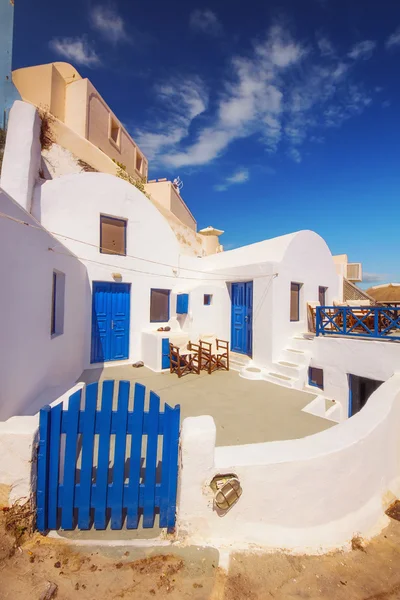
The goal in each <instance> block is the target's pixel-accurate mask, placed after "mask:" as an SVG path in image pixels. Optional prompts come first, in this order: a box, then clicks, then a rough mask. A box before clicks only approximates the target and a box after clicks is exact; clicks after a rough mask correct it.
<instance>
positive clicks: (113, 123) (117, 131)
mask: <svg viewBox="0 0 400 600" xmlns="http://www.w3.org/2000/svg"><path fill="white" fill-rule="evenodd" d="M109 137H110V139H111V140H112V141H113V142H114V144H116V145H117V146H119V142H120V137H121V126H120V124H119V123H118V121H117V120H116V119H114V117H113V116H111V115H110V135H109Z"/></svg>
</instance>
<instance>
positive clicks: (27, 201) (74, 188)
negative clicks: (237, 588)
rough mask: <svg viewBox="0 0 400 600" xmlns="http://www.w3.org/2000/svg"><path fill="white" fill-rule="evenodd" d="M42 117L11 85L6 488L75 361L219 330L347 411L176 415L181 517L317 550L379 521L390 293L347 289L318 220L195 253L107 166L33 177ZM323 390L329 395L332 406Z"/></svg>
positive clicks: (16, 477)
mask: <svg viewBox="0 0 400 600" xmlns="http://www.w3.org/2000/svg"><path fill="white" fill-rule="evenodd" d="M39 133H40V119H39V117H38V114H37V112H36V109H35V108H34V107H33V106H32V105H30V104H27V103H25V102H16V103H15V105H14V107H13V109H12V111H11V114H10V120H9V129H8V136H7V143H6V149H5V154H4V161H3V169H2V173H1V181H0V185H1V188H0V277H1V282H2V286H1V294H0V319H1V323H0V331H1V344H0V381H1V386H0V419H1V420H2V421H4V422H0V451H1V453H2V456H3V458H4V460H3V461H2V464H1V465H0V496H1V492H2V486H8V487H7V490H8V488H9V487H10V486H11V487H12V489H13V495H12V496H11V495H10V498H11V497H12V498H14V499H16V498H19V497H21V496H24V495H25V494H26V495H27V494H29V492H30V490H31V487H30V485H31V479H30V478H31V457H32V452H34V448H35V435H36V431H37V417H34V416H32V417H30V416H29V415H35V414H36V413H37V411H38V410H39V408H40V407H42V406H43V405H44V404H46V403H50V402H53V401H57V399H59V400H58V401H61V400H63V399H64V398H65V397H66V396H68V394H66V396H64V397H63V396H62V394H65V393H66V392H67V391H68V390H70V388H71V386H73V385H74V384H75V382H76V381H77V379H78V378H79V376H80V374H81V373H82V371H83V370H85V369H88V368H91V367H98V366H107V364H112V365H115V364H132V363H135V362H136V361H139V360H143V362H144V363H145V364H146V366H148V367H149V368H151V369H153V370H154V371H160V370H162V369H163V368H167V367H168V360H167V359H168V357H167V354H168V341H169V340H170V339H176V338H177V337H179V336H182V337H184V338H185V339H191V340H192V341H197V340H198V339H199V338H201V337H203V336H205V335H216V336H218V337H220V338H223V339H227V340H229V342H230V346H231V350H232V364H233V367H234V368H236V369H237V370H239V371H240V375H241V376H242V377H246V378H248V379H264V380H267V381H272V382H274V383H276V384H279V385H286V386H289V387H295V388H298V389H308V390H314V391H317V396H316V398H315V400H314V401H313V405H312V406H310V407H309V411H310V412H313V413H314V414H316V415H319V416H323V417H325V418H330V419H331V420H333V421H346V422H344V423H341V424H340V426H339V427H333V428H331V429H329V430H328V431H322V432H320V433H318V434H316V435H313V436H310V437H308V438H303V439H299V440H290V441H283V442H272V443H261V444H249V445H246V446H227V447H217V448H216V447H215V424H214V422H213V420H212V418H211V417H207V416H204V417H197V418H188V419H186V420H185V421H184V423H183V427H182V434H181V465H182V467H183V468H182V470H181V474H180V477H181V480H180V495H179V502H178V521H177V526H178V530H179V531H180V532H181V535H182V536H184V535H186V536H187V537H188V539H190V540H191V542H193V543H213V544H217V545H224V544H228V545H234V546H235V547H238V546H240V545H244V546H245V545H246V544H257V545H260V546H265V545H269V546H273V547H277V546H278V547H285V548H290V549H293V550H296V551H297V550H298V551H309V550H310V551H313V552H315V551H319V550H320V549H321V548H323V549H329V548H334V547H338V546H341V545H344V544H346V543H348V541H349V540H350V539H351V537H352V535H354V534H355V533H357V532H358V533H361V534H362V535H372V534H374V533H376V532H377V531H379V530H380V529H381V527H382V526H383V524H384V521H383V520H382V518H383V517H382V512H383V509H384V508H385V507H386V506H387V505H388V504H389V503H390V502H391V501H392V500H393V499H394V498H395V497H396V495H398V494H399V493H400V483H399V482H400V453H399V449H400V447H399V443H400V442H399V441H398V440H399V438H398V433H397V432H398V426H399V421H398V419H399V406H400V404H399V402H400V381H399V377H400V375H399V374H398V373H397V372H398V365H399V364H400V362H399V359H400V346H399V343H398V340H397V339H396V338H397V337H398V336H397V335H396V334H397V332H398V329H399V323H398V320H399V319H398V312H397V309H396V308H393V307H392V308H387V309H386V308H384V307H381V308H379V309H378V308H375V307H372V308H371V309H369V308H368V307H366V309H365V310H364V309H363V308H362V307H361V308H360V307H356V309H355V310H354V311H353V309H352V307H351V306H349V305H348V304H349V303H347V304H346V306H341V305H343V304H344V302H343V300H344V298H345V295H346V292H345V288H346V287H348V286H349V285H350V287H351V284H349V282H348V281H347V279H346V277H345V270H346V269H347V267H346V268H345V267H344V266H343V265H344V264H347V263H346V261H344V262H343V261H342V260H341V261H339V266H340V268H339V269H338V264H337V263H338V261H337V260H336V262H335V260H334V258H333V257H332V255H331V252H330V250H329V248H328V247H327V245H326V243H325V242H324V240H323V239H322V238H321V237H320V236H318V235H317V234H316V233H314V232H312V231H300V232H296V233H291V234H288V235H284V236H281V237H278V238H275V239H272V240H265V241H263V242H259V243H257V244H252V245H249V246H245V247H242V248H238V249H235V250H231V251H228V252H217V253H215V254H211V255H208V256H203V255H202V253H200V254H199V255H198V256H196V253H193V252H188V246H190V244H188V239H185V240H182V236H183V233H182V232H183V231H184V232H186V233H185V235H188V234H187V229H190V228H187V225H186V226H185V225H184V224H181V225H179V224H177V216H176V214H175V215H173V217H171V214H170V213H169V212H168V210H169V209H168V207H166V206H163V209H162V210H160V208H159V207H157V206H156V205H155V204H154V202H152V201H151V200H150V199H149V198H148V197H146V195H144V194H143V193H142V192H141V191H139V190H138V189H137V188H136V187H135V186H133V185H131V183H128V182H127V181H123V180H122V179H119V178H117V177H115V176H114V175H112V174H107V173H87V172H79V173H69V174H66V175H61V176H59V177H54V178H52V179H47V180H45V179H43V178H42V177H40V165H41V148H40V142H39ZM178 221H179V219H178ZM181 227H186V228H187V229H182V228H181ZM191 231H192V235H193V236H194V237H193V238H191V239H193V241H194V240H195V236H196V232H195V230H193V229H192V230H191ZM211 231H212V234H213V236H214V237H217V234H218V231H217V230H214V229H212V228H211ZM209 232H210V230H208V233H209ZM219 233H220V232H219ZM216 241H217V240H214V241H213V244H212V245H213V248H214V251H215V247H216ZM190 243H191V242H190ZM201 246H202V244H201V243H200V242H199V248H201ZM203 249H204V247H203ZM353 287H354V286H353ZM350 292H351V293H353V294H355V295H357V294H360V295H361V299H359V298H360V296H356V298H357V299H355V300H353V303H354V302H355V303H356V304H357V303H360V302H366V300H364V299H363V298H362V293H361V292H360V291H359V290H358V288H355V289H352V290H350ZM350 292H349V293H350ZM318 305H321V307H320V308H317V309H316V312H315V310H314V311H312V310H311V309H312V308H314V309H315V307H316V306H318ZM335 307H336V308H335ZM332 311H333V312H332ZM385 311H386V312H385ZM315 316H316V319H317V320H316V323H314V321H313V319H314V317H315ZM357 319H358V321H357ZM315 326H316V333H317V335H315V333H314V328H315ZM160 327H163V328H165V327H169V328H170V330H169V331H165V330H164V331H158V329H159V328H160ZM353 336H354V337H353ZM378 387H379V389H376V388H378ZM316 388H319V389H318V390H316ZM374 390H376V391H375V393H374ZM370 396H371V399H370V401H369V402H368V403H367V406H366V407H365V409H364V410H362V411H360V408H362V407H363V405H364V404H365V403H366V402H367V400H368V398H370ZM60 397H61V398H60ZM325 398H330V399H332V400H335V403H334V404H333V406H331V407H330V408H329V410H326V405H325ZM359 411H360V412H359ZM356 412H358V414H357V415H355V416H354V418H352V419H348V420H347V417H348V416H352V415H353V414H354V413H356ZM13 415H27V416H25V417H14V418H10V417H13ZM21 419H22V420H21ZM218 473H233V474H235V475H237V476H238V477H239V479H240V481H241V484H242V486H243V495H242V497H241V498H240V501H239V502H238V503H237V505H236V506H235V508H234V510H232V511H230V512H229V513H228V514H227V515H225V516H224V517H223V518H220V517H219V516H218V515H217V514H216V512H215V511H213V510H212V495H210V494H211V492H210V488H209V485H208V484H209V483H210V481H211V479H212V478H213V477H214V476H215V475H216V474H218ZM343 490H346V493H344V492H343ZM7 494H8V491H7ZM0 500H1V498H0Z"/></svg>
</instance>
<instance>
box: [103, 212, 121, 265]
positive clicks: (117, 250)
mask: <svg viewBox="0 0 400 600" xmlns="http://www.w3.org/2000/svg"><path fill="white" fill-rule="evenodd" d="M100 252H101V253H102V254H117V255H119V256H126V220H125V219H116V218H115V217H107V216H105V215H100Z"/></svg>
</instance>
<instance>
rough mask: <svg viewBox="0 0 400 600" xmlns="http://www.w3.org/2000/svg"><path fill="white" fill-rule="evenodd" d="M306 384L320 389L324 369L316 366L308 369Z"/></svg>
mask: <svg viewBox="0 0 400 600" xmlns="http://www.w3.org/2000/svg"><path fill="white" fill-rule="evenodd" d="M308 384H309V385H312V386H313V387H317V388H319V389H320V390H323V389H324V371H323V370H322V369H317V368H316V367H309V369H308Z"/></svg>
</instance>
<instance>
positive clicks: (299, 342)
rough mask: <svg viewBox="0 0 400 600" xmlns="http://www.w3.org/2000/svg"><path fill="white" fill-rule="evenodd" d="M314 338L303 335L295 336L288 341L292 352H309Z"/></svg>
mask: <svg viewBox="0 0 400 600" xmlns="http://www.w3.org/2000/svg"><path fill="white" fill-rule="evenodd" d="M313 341H314V338H313V337H312V338H309V337H304V336H303V335H295V336H294V337H292V339H291V341H290V347H291V348H293V349H294V350H303V351H305V352H306V351H307V350H308V351H309V352H311V349H312V343H313Z"/></svg>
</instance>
